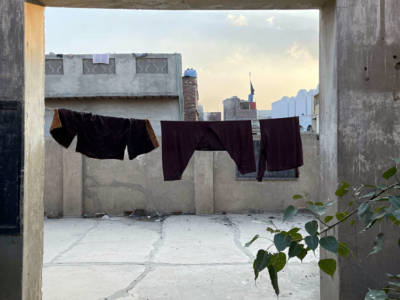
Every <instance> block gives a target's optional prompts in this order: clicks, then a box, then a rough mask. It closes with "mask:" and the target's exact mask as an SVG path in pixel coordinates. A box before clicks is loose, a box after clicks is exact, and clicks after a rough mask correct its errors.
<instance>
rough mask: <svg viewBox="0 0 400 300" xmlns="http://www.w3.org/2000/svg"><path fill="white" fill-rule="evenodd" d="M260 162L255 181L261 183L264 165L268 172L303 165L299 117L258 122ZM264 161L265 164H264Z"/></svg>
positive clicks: (297, 172)
mask: <svg viewBox="0 0 400 300" xmlns="http://www.w3.org/2000/svg"><path fill="white" fill-rule="evenodd" d="M260 132H261V140H260V160H259V162H258V174H257V180H258V181H260V182H261V181H262V178H263V176H264V173H265V164H267V170H268V171H283V170H288V169H294V168H296V177H299V174H300V173H299V170H298V167H300V166H302V165H303V146H302V143H301V135H300V123H299V117H292V118H281V119H266V120H260ZM265 161H266V163H265Z"/></svg>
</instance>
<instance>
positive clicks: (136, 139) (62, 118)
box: [50, 108, 159, 160]
mask: <svg viewBox="0 0 400 300" xmlns="http://www.w3.org/2000/svg"><path fill="white" fill-rule="evenodd" d="M50 134H51V135H52V137H53V138H54V139H55V140H56V141H57V142H58V143H59V144H60V145H61V146H63V147H65V148H68V147H69V146H70V145H71V143H72V141H73V140H74V138H75V136H76V135H77V136H78V141H77V145H76V152H80V153H82V154H84V155H86V156H87V157H90V158H97V159H119V160H123V159H124V154H125V149H126V147H127V146H128V154H129V159H131V160H132V159H134V158H135V157H137V156H138V155H141V154H144V153H148V152H150V151H152V150H154V149H155V148H157V147H159V145H158V142H157V138H156V136H155V134H154V131H153V128H152V127H151V124H150V122H149V121H148V120H137V119H124V118H114V117H105V116H99V115H93V114H91V113H83V112H76V111H72V110H68V109H63V108H60V109H55V110H54V117H53V123H52V124H51V128H50Z"/></svg>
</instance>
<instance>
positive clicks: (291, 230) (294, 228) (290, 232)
mask: <svg viewBox="0 0 400 300" xmlns="http://www.w3.org/2000/svg"><path fill="white" fill-rule="evenodd" d="M299 231H300V228H298V227H293V228H292V229H290V230H289V231H288V234H289V235H291V234H293V233H297V232H299Z"/></svg>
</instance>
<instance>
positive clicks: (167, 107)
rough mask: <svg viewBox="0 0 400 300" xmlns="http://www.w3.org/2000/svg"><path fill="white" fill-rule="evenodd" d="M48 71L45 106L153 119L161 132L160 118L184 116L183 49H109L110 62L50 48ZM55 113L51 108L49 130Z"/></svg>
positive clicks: (158, 132) (46, 71) (158, 131)
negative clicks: (156, 51)
mask: <svg viewBox="0 0 400 300" xmlns="http://www.w3.org/2000/svg"><path fill="white" fill-rule="evenodd" d="M45 74H46V78H45V80H46V82H45V105H46V107H50V108H57V107H63V108H68V109H71V110H77V111H83V112H91V113H94V114H99V115H104V116H112V117H120V118H137V119H149V120H150V122H151V124H152V126H153V129H154V131H155V133H156V135H161V128H160V120H179V119H180V117H181V116H182V118H183V109H182V108H183V107H182V106H181V107H180V105H182V104H183V103H182V102H183V99H182V76H181V74H182V56H181V55H180V54H147V53H146V54H140V55H139V54H138V55H135V54H132V53H126V54H110V55H109V63H108V64H106V63H94V62H93V55H92V54H73V55H71V54H68V55H65V54H64V55H63V54H58V55H56V54H48V55H46V60H45ZM196 88H197V87H196ZM53 114H54V113H53V111H52V110H49V109H46V114H45V136H49V128H50V124H51V121H52V118H53Z"/></svg>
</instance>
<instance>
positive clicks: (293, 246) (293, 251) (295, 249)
mask: <svg viewBox="0 0 400 300" xmlns="http://www.w3.org/2000/svg"><path fill="white" fill-rule="evenodd" d="M301 249H302V248H301V246H300V244H299V243H297V242H291V243H290V247H289V259H290V258H291V257H295V256H297V255H299V254H300V252H301Z"/></svg>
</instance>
